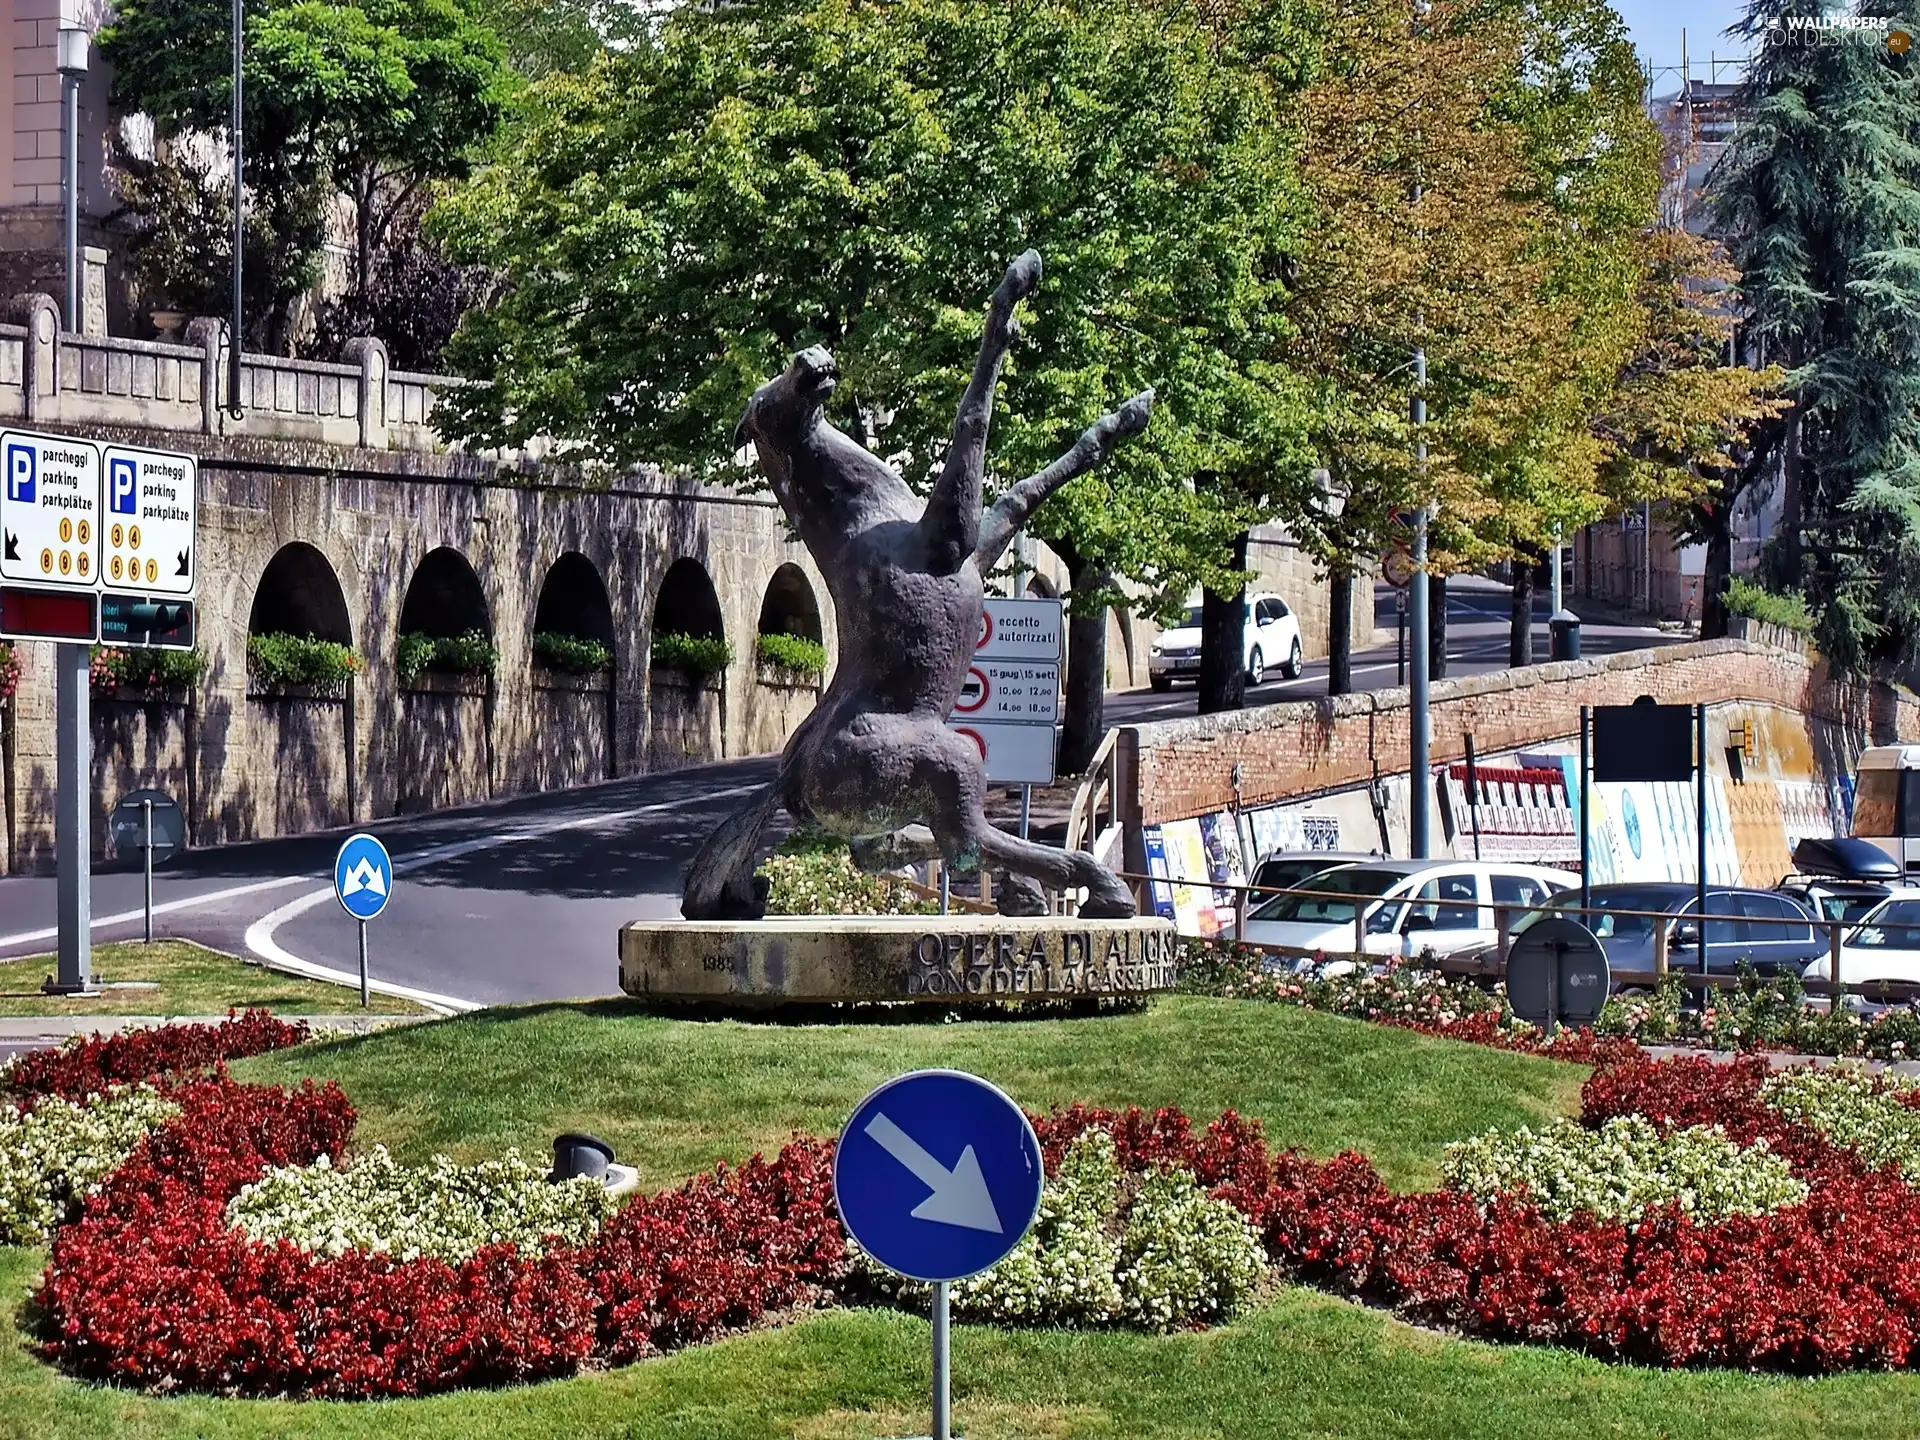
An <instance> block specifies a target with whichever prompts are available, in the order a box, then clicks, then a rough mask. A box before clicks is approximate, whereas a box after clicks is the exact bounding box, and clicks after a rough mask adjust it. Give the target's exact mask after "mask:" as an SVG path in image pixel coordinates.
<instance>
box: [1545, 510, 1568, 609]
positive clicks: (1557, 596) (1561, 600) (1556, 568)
mask: <svg viewBox="0 0 1920 1440" xmlns="http://www.w3.org/2000/svg"><path fill="white" fill-rule="evenodd" d="M1553 533H1554V534H1555V535H1558V534H1559V533H1560V532H1559V530H1558V529H1556V530H1555V531H1554V532H1553ZM1565 548H1566V547H1564V546H1563V545H1561V544H1560V543H1559V542H1558V541H1557V540H1556V541H1555V542H1554V546H1553V584H1552V586H1551V588H1550V589H1549V591H1548V594H1549V596H1550V597H1551V599H1550V600H1549V606H1550V608H1549V610H1548V612H1547V613H1548V614H1551V615H1558V614H1559V613H1560V612H1561V610H1563V609H1564V608H1566V595H1565V593H1564V586H1563V584H1562V581H1561V578H1560V560H1561V552H1562V551H1563V550H1564V549H1565Z"/></svg>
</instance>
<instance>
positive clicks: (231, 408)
mask: <svg viewBox="0 0 1920 1440" xmlns="http://www.w3.org/2000/svg"><path fill="white" fill-rule="evenodd" d="M245 56H246V4H245V0H233V114H232V117H231V118H230V120H229V121H228V124H229V125H230V126H231V128H232V133H233V324H232V325H231V326H230V327H229V328H230V330H231V332H232V333H230V334H229V335H228V336H227V413H228V414H229V415H231V416H233V418H234V419H236V420H238V419H239V418H240V417H241V415H242V414H243V413H245V412H244V411H243V409H242V407H241V402H240V336H241V333H242V331H241V328H240V322H241V320H242V319H243V318H245V314H246V297H245V294H244V292H243V291H242V289H241V285H240V281H241V278H242V275H243V274H244V266H243V257H244V256H245V254H246V239H247V210H246V189H245V184H244V180H243V173H244V165H245V155H244V150H245V146H244V144H243V143H242V141H241V136H240V123H241V121H242V120H243V119H244V118H245V114H246V112H245V108H244V96H243V94H242V90H241V62H242V61H243V60H244V59H245Z"/></svg>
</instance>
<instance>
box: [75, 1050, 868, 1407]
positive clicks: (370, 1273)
mask: <svg viewBox="0 0 1920 1440" xmlns="http://www.w3.org/2000/svg"><path fill="white" fill-rule="evenodd" d="M176 1093H177V1098H178V1099H179V1101H180V1104H181V1106H182V1113H181V1115H180V1116H179V1117H178V1118H177V1119H176V1120H174V1121H173V1122H172V1123H170V1124H168V1125H166V1126H163V1127H162V1128H161V1129H159V1130H157V1131H155V1132H154V1134H152V1135H151V1136H149V1137H148V1138H147V1139H146V1140H143V1141H142V1142H141V1144H140V1146H139V1148H138V1149H136V1150H135V1151H134V1153H133V1155H132V1156H131V1157H130V1158H129V1159H128V1161H127V1162H126V1164H124V1165H123V1166H121V1168H120V1169H119V1170H118V1171H116V1172H115V1173H114V1174H113V1176H112V1177H110V1178H109V1180H108V1181H107V1183H106V1184H105V1185H104V1186H103V1187H102V1188H101V1189H100V1191H99V1192H98V1193H96V1194H95V1195H94V1196H93V1197H92V1198H91V1199H90V1200H89V1201H88V1204H87V1208H86V1211H85V1213H84V1214H83V1215H82V1217H81V1219H80V1220H79V1221H78V1222H76V1223H75V1224H73V1225H70V1226H67V1227H66V1228H64V1229H63V1230H61V1231H60V1233H59V1234H58V1235H57V1236H56V1237H55V1240H54V1244H53V1255H52V1259H51V1262H50V1263H49V1264H48V1266H47V1272H46V1275H45V1278H44V1279H43V1281H42V1285H41V1289H40V1292H39V1297H38V1298H39V1301H40V1304H41V1306H42V1308H43V1310H44V1313H45V1317H46V1324H47V1327H48V1330H49V1332H50V1335H49V1339H48V1341H47V1344H46V1353H47V1354H48V1355H49V1357H50V1358H53V1359H55V1360H57V1361H58V1362H59V1363H60V1364H61V1365H63V1366H64V1367H65V1368H67V1369H68V1370H70V1371H73V1372H74V1373H76V1374H80V1375H85V1376H90V1377H93V1378H97V1379H103V1380H114V1381H119V1382H121V1383H125V1384H132V1385H139V1386H143V1387H158V1388H169V1389H170V1388H176V1387H184V1388H188V1389H194V1390H210V1391H216V1392H221V1393H233V1394H256V1395H279V1394H290V1395H315V1396H340V1397H368V1396H381V1395H423V1394H429V1393H432V1392H435V1391H441V1390H449V1389H454V1388H458V1387H463V1386H476V1385H498V1384H506V1383H511V1382H520V1381H528V1380H537V1379H542V1378H546V1377H549V1376H555V1375H567V1374H572V1373H573V1372H575V1371H577V1370H578V1369H579V1368H580V1366H581V1365H582V1364H583V1363H585V1362H586V1361H587V1360H588V1359H589V1358H591V1357H593V1356H595V1355H596V1354H599V1355H604V1356H606V1357H607V1358H610V1359H614V1360H625V1359H631V1358H634V1357H635V1356H638V1355H641V1354H646V1353H649V1352H650V1351H653V1350H656V1349H664V1348H668V1347H671V1346H675V1345H682V1344H686V1343H689V1342H691V1341H694V1340H698V1339H702V1338H705V1337H706V1336H709V1335H712V1334H713V1333H715V1332H716V1331H718V1330H721V1329H723V1328H727V1327H730V1326H738V1325H745V1324H750V1323H752V1322H754V1321H755V1320H757V1319H759V1318H760V1317H761V1316H762V1315H764V1314H765V1313H766V1312H767V1311H768V1310H770V1309H777V1308H779V1307H781V1306H785V1305H789V1304H792V1303H795V1302H796V1301H799V1300H802V1299H805V1298H807V1297H808V1296H809V1295H811V1293H812V1292H813V1291H814V1290H815V1289H816V1288H817V1287H818V1286H819V1285H821V1284H822V1283H825V1282H827V1281H830V1280H832V1279H833V1278H836V1277H837V1275H838V1273H839V1270H840V1267H841V1265H842V1263H843V1242H842V1240H841V1233H840V1226H839V1221H838V1218H837V1217H836V1216H835V1214H834V1212H833V1209H832V1180H831V1174H830V1168H829V1158H830V1150H829V1147H827V1146H825V1145H823V1144H822V1143H820V1142H818V1141H801V1142H797V1143H796V1144H794V1145H792V1146H789V1147H788V1148H787V1150H785V1151H783V1152H782V1154H781V1156H780V1158H779V1159H778V1160H776V1161H773V1162H771V1163H768V1162H765V1161H761V1160H758V1159H756V1160H755V1161H753V1162H752V1163H750V1164H748V1165H745V1166H742V1167H740V1168H738V1169H725V1168H723V1169H721V1170H718V1171H716V1172H714V1173H713V1174H710V1175H705V1176H702V1177H700V1178H698V1179H696V1180H694V1181H692V1182H690V1183H689V1184H687V1185H686V1186H683V1187H682V1188H680V1189H678V1190H674V1191H668V1192H664V1193H662V1194H660V1195H655V1196H651V1197H645V1198H641V1199H637V1200H634V1201H632V1202H630V1203H629V1204H627V1205H626V1206H624V1207H623V1208H622V1209H621V1210H620V1212H619V1213H618V1214H617V1215H616V1216H615V1217H614V1218H613V1219H612V1220H611V1221H609V1222H608V1224H607V1225H606V1226H605V1227H604V1228H603V1230H602V1231H601V1232H600V1234H599V1235H598V1236H597V1237H595V1239H594V1240H593V1242H591V1243H590V1244H588V1245H585V1246H581V1247H578V1248H577V1249H571V1250H568V1249H559V1250H555V1251H553V1252H550V1253H549V1254H548V1255H546V1256H545V1257H544V1258H541V1259H528V1258H525V1257H523V1256H521V1255H520V1254H519V1253H518V1252H517V1251H516V1250H515V1249H514V1247H512V1246H509V1245H500V1246H490V1247H487V1248H484V1249H482V1250H480V1251H478V1252H476V1253H475V1254H474V1255H473V1256H472V1257H470V1258H469V1259H467V1260H465V1261H463V1262H461V1263H460V1264H458V1265H449V1264H447V1263H445V1262H443V1261H440V1260H437V1259H432V1258H423V1259H416V1260H408V1261H400V1260H396V1259H394V1258H392V1257H390V1256H387V1255H380V1254H367V1253H362V1252H359V1251H352V1252H349V1253H347V1254H345V1255H342V1256H340V1257H338V1258H326V1257H316V1256H312V1255H309V1254H306V1253H304V1252H302V1251H300V1250H299V1249H297V1248H296V1247H294V1246H293V1245H292V1244H290V1243H287V1242H284V1241H282V1242H279V1243H276V1244H272V1245H266V1244H260V1243H258V1242H256V1241H253V1240H250V1239H248V1238H246V1237H245V1236H242V1235H240V1234H239V1233H238V1232H236V1231H233V1230H230V1229H229V1228H228V1227H227V1223H226V1205H227V1202H228V1201H229V1200H230V1199H231V1198H232V1197H233V1196H234V1194H236V1193H237V1192H238V1191H239V1190H240V1189H241V1187H242V1186H244V1185H247V1184H249V1183H251V1182H252V1181H253V1180H255V1179H257V1178H259V1176H260V1174H261V1173H262V1172H263V1171H264V1170H265V1169H266V1168H267V1167H268V1166H269V1165H299V1164H308V1163H311V1162H312V1161H314V1160H315V1159H317V1158H319V1156H321V1155H323V1154H324V1155H328V1156H337V1155H338V1154H339V1152H340V1150H341V1149H342V1147H343V1146H344V1145H345V1143H346V1140H347V1137H348V1134H349V1133H350V1131H351V1129H352V1125H353V1108H352V1106H350V1105H349V1104H348V1103H347V1100H346V1097H345V1096H344V1095H343V1094H342V1093H341V1092H340V1090H339V1088H338V1087H337V1086H334V1085H327V1086H325V1087H324V1088H320V1087H315V1086H313V1085H311V1084H308V1085H306V1086H303V1087H302V1088H300V1089H298V1090H280V1089H269V1088H263V1087H256V1086H247V1085H240V1084H237V1083H235V1082H234V1081H232V1080H230V1079H228V1078H227V1077H226V1076H225V1075H220V1076H217V1077H215V1078H214V1079H211V1080H204V1081H199V1082H195V1083H191V1084H188V1085H185V1086H183V1087H182V1088H181V1089H180V1090H179V1091H177V1092H176Z"/></svg>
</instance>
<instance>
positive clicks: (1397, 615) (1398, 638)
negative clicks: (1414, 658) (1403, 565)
mask: <svg viewBox="0 0 1920 1440" xmlns="http://www.w3.org/2000/svg"><path fill="white" fill-rule="evenodd" d="M1393 622H1394V634H1393V683H1394V684H1395V685H1405V684H1406V683H1407V592H1406V591H1404V590H1402V591H1401V592H1400V593H1399V594H1398V595H1397V596H1395V597H1394V602H1393Z"/></svg>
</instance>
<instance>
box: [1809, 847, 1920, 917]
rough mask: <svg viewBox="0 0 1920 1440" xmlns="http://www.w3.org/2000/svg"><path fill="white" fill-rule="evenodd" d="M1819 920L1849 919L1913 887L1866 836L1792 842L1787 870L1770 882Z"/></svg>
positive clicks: (1908, 892)
mask: <svg viewBox="0 0 1920 1440" xmlns="http://www.w3.org/2000/svg"><path fill="white" fill-rule="evenodd" d="M1774 888H1775V889H1776V890H1778V891H1779V892H1780V893H1781V894H1782V895H1791V896H1792V897H1793V898H1794V899H1795V900H1798V901H1799V902H1800V903H1801V904H1802V905H1805V906H1806V907H1807V908H1808V909H1809V910H1811V911H1812V912H1813V913H1814V914H1815V915H1817V916H1819V917H1820V918H1821V919H1822V920H1844V921H1846V922H1847V923H1848V924H1852V923H1853V922H1854V921H1856V920H1858V919H1859V918H1860V917H1861V916H1862V915H1865V914H1866V913H1867V912H1868V911H1869V910H1871V909H1873V907H1874V906H1876V905H1878V904H1879V903H1880V902H1881V901H1883V900H1892V899H1895V898H1906V897H1909V896H1912V895H1915V894H1916V893H1920V892H1916V891H1915V890H1914V889H1913V888H1912V887H1911V886H1909V885H1908V884H1907V881H1906V876H1904V875H1903V874H1901V872H1900V862H1899V861H1897V860H1895V859H1894V858H1893V857H1892V856H1891V855H1889V854H1887V852H1886V851H1884V850H1882V849H1881V848H1880V847H1879V846H1878V845H1875V844H1873V843H1872V842H1871V841H1868V840H1856V839H1853V838H1851V837H1850V836H1839V837H1836V838H1834V839H1831V840H1819V839H1814V838H1811V837H1809V838H1808V839H1805V840H1802V841H1801V842H1800V843H1799V844H1798V845H1796V846H1794V847H1793V874H1791V875H1789V876H1788V877H1787V878H1786V879H1784V880H1782V881H1781V882H1780V883H1779V884H1778V885H1776V886H1775V887H1774Z"/></svg>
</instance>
